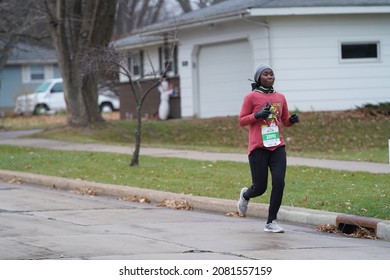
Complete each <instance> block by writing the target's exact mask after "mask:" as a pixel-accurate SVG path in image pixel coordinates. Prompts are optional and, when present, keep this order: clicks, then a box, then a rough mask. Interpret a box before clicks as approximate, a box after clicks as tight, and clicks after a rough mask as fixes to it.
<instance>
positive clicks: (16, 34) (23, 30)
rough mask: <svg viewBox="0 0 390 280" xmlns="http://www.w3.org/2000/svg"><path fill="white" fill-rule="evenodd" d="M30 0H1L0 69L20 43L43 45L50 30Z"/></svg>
mask: <svg viewBox="0 0 390 280" xmlns="http://www.w3.org/2000/svg"><path fill="white" fill-rule="evenodd" d="M43 23H44V21H43V19H42V17H40V16H39V15H38V13H37V11H36V10H35V9H33V5H32V1H30V0H0V69H1V68H3V66H4V65H5V64H6V62H7V60H8V57H9V54H10V52H11V51H12V50H13V49H14V48H15V47H16V46H17V44H18V43H19V42H30V43H34V44H42V40H43V41H45V39H47V38H49V33H48V29H47V28H45V26H44V24H43Z"/></svg>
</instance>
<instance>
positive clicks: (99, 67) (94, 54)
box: [81, 29, 177, 166]
mask: <svg viewBox="0 0 390 280" xmlns="http://www.w3.org/2000/svg"><path fill="white" fill-rule="evenodd" d="M176 33H177V31H176V29H175V31H174V32H173V34H172V35H171V36H170V37H171V39H170V42H171V44H170V45H169V46H165V47H167V48H168V49H170V50H171V53H170V54H169V58H168V59H167V63H166V64H165V65H164V69H161V72H160V71H159V70H160V69H157V68H156V67H154V66H153V64H152V61H151V59H150V57H149V55H148V53H147V52H146V57H147V60H148V61H149V63H150V65H151V66H152V69H153V70H152V73H150V74H149V75H150V76H151V77H154V78H156V80H155V81H154V82H152V83H150V84H149V85H148V87H147V88H144V87H143V86H142V85H141V83H140V81H139V80H135V79H133V73H132V72H131V70H130V69H129V67H128V65H127V61H129V58H130V57H131V56H132V52H131V51H127V52H123V51H117V50H116V49H115V46H108V47H105V48H91V49H89V51H88V55H86V56H85V57H84V60H83V65H84V66H83V68H82V69H81V71H82V72H83V75H85V74H87V73H100V74H103V75H112V74H113V73H114V74H116V75H123V76H125V77H127V79H128V84H129V86H130V91H131V94H133V96H134V99H135V102H136V130H135V135H134V139H135V148H134V152H133V155H132V158H131V162H130V164H129V165H130V166H138V165H139V154H140V149H141V136H142V114H141V112H142V106H143V104H144V101H145V99H146V97H147V96H148V95H149V93H150V92H151V91H152V90H153V89H154V88H156V87H157V85H158V84H159V83H160V82H161V79H162V77H163V76H165V74H166V72H167V71H168V69H169V66H170V64H171V63H172V60H173V55H174V54H173V51H174V49H175V44H176ZM166 36H168V35H166Z"/></svg>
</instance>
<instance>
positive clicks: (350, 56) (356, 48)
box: [341, 42, 379, 61]
mask: <svg viewBox="0 0 390 280" xmlns="http://www.w3.org/2000/svg"><path fill="white" fill-rule="evenodd" d="M341 59H342V60H343V61H344V60H345V61H347V60H348V61H349V60H361V59H365V60H367V59H369V60H377V59H379V42H365V43H341Z"/></svg>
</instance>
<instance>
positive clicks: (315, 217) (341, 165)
mask: <svg viewBox="0 0 390 280" xmlns="http://www.w3.org/2000/svg"><path fill="white" fill-rule="evenodd" d="M29 133H31V131H30V132H28V131H26V132H22V131H20V132H2V133H0V145H15V146H28V147H39V148H46V149H53V150H74V151H96V152H111V153H126V154H129V155H130V154H131V153H132V152H133V150H132V148H130V147H125V146H116V145H103V144H90V143H70V142H63V141H55V140H47V139H27V138H17V137H19V136H22V135H27V134H29ZM141 154H142V155H148V156H155V157H178V158H186V159H196V160H208V161H217V160H224V161H236V162H247V155H245V154H234V153H208V152H199V151H188V150H173V149H160V148H141ZM288 164H289V165H301V166H310V167H313V166H316V167H322V168H331V169H337V170H346V171H363V172H371V173H390V168H389V164H380V163H368V162H350V161H336V160H317V159H308V158H297V157H288ZM0 178H3V180H4V179H6V180H18V181H21V182H26V183H32V184H38V185H43V186H51V187H52V186H56V188H63V189H76V188H80V185H82V186H83V187H84V188H88V189H90V190H93V191H94V192H96V193H99V194H101V195H110V196H117V195H118V193H121V194H122V195H123V192H125V193H126V195H131V196H136V197H143V198H147V199H149V200H150V201H154V202H161V201H163V200H164V199H169V200H175V201H183V200H186V201H187V202H189V203H190V204H191V205H192V206H193V208H194V209H198V210H204V211H213V212H223V213H229V212H233V211H236V201H231V200H224V199H214V198H204V197H194V196H191V195H181V194H172V193H165V192H158V191H151V190H144V189H140V188H133V187H128V186H126V187H123V186H116V185H107V184H99V183H94V182H85V181H80V180H70V179H64V178H57V177H51V176H41V175H35V174H28V173H22V172H13V171H5V170H0ZM267 209H268V205H263V204H255V203H253V204H251V207H250V210H249V211H248V216H252V217H261V218H265V217H266V216H267ZM278 219H279V220H280V221H286V222H291V223H301V224H308V225H315V226H317V225H323V224H331V225H335V226H339V225H341V224H345V225H352V226H364V227H367V228H372V229H374V230H375V231H376V235H377V237H378V238H380V239H382V240H387V241H390V221H387V220H386V221H385V220H379V219H370V218H364V217H358V216H351V215H343V214H340V213H333V212H324V211H317V210H310V209H304V208H296V207H288V206H282V207H281V209H280V212H279V215H278Z"/></svg>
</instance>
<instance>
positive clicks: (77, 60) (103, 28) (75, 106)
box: [35, 0, 116, 127]
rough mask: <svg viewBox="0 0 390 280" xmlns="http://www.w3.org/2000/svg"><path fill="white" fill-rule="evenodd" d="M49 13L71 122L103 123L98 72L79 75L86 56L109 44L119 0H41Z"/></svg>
mask: <svg viewBox="0 0 390 280" xmlns="http://www.w3.org/2000/svg"><path fill="white" fill-rule="evenodd" d="M35 3H36V4H37V7H38V8H39V9H41V11H42V12H43V13H44V15H45V16H46V19H47V22H48V23H49V27H50V31H51V37H52V39H53V43H54V47H55V49H56V53H57V58H58V63H59V66H60V70H61V75H62V78H63V80H64V93H65V101H66V104H67V111H68V125H70V126H75V127H77V126H81V127H83V126H88V125H90V124H92V123H96V122H103V121H104V120H103V117H102V116H101V113H100V110H99V107H98V102H97V99H98V94H97V82H98V77H97V75H96V74H95V73H89V74H86V75H84V76H81V77H80V76H79V75H78V74H79V68H80V67H81V66H82V65H81V64H82V61H83V57H84V56H85V54H86V53H87V51H88V49H89V48H91V47H94V46H107V45H108V44H109V42H110V40H111V35H112V30H113V25H114V22H115V11H116V0H111V1H104V0H84V1H80V0H39V1H36V2H35Z"/></svg>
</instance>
